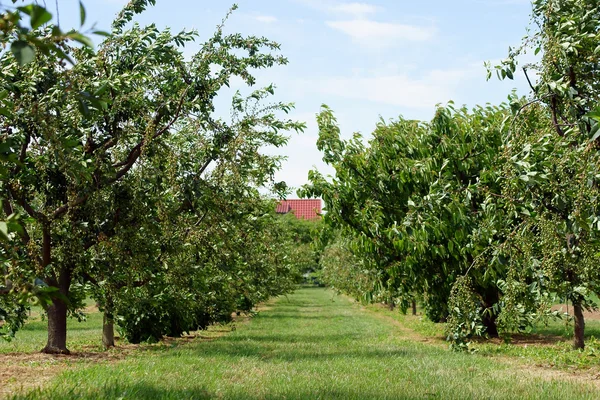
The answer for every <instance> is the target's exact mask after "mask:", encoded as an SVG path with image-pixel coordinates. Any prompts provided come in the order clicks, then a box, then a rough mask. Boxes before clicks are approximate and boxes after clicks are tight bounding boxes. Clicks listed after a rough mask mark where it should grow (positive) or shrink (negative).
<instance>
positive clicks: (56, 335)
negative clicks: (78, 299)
mask: <svg viewBox="0 0 600 400" xmlns="http://www.w3.org/2000/svg"><path fill="white" fill-rule="evenodd" d="M42 353H47V354H70V352H69V350H68V349H67V305H66V304H65V302H64V301H62V300H60V299H58V298H55V299H54V300H52V305H51V306H50V307H48V343H47V344H46V347H44V348H43V349H42Z"/></svg>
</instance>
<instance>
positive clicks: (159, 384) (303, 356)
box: [16, 288, 600, 399]
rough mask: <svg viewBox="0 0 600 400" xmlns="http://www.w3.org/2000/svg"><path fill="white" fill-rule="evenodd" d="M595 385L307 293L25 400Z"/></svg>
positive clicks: (517, 393) (448, 393)
mask: <svg viewBox="0 0 600 400" xmlns="http://www.w3.org/2000/svg"><path fill="white" fill-rule="evenodd" d="M396 315H397V314H396ZM409 319H411V318H409ZM411 321H412V322H411V323H412V324H413V325H418V324H419V322H418V321H417V320H416V319H414V317H413V318H412V319H411ZM423 329H433V328H432V327H429V328H423ZM115 351H117V350H115ZM592 383H593V382H592ZM592 383H587V382H586V379H585V377H579V378H578V377H577V375H573V374H569V373H567V372H563V371H560V370H554V369H548V368H537V367H534V366H530V365H528V364H527V363H523V362H521V361H519V359H518V358H517V357H514V358H510V357H506V356H505V355H501V356H495V357H490V356H489V355H488V356H485V355H478V354H474V355H472V354H458V353H452V352H450V351H448V349H447V346H445V345H444V344H443V343H442V342H440V341H436V340H433V343H432V342H431V341H430V340H429V339H427V338H426V337H424V336H422V335H421V334H420V333H419V332H418V331H415V330H414V329H412V327H411V326H410V324H409V323H406V324H403V323H402V321H399V320H398V319H394V318H392V317H390V316H389V315H387V313H384V312H379V311H377V310H373V309H370V308H367V309H365V308H364V307H361V306H360V305H358V304H355V303H352V302H351V301H349V300H347V299H346V298H344V297H339V296H335V295H333V294H332V293H331V292H330V291H326V290H324V289H319V288H303V289H300V290H298V291H297V292H296V293H295V294H293V295H290V296H288V297H282V298H279V299H278V300H276V301H275V302H273V303H271V304H269V305H268V306H267V308H266V309H264V310H262V311H261V312H260V313H259V314H258V315H257V316H256V317H255V318H253V319H252V320H251V321H250V322H248V323H243V324H238V326H237V329H235V331H233V332H231V333H229V334H226V335H224V336H222V337H218V338H216V339H214V340H206V339H196V340H192V341H190V342H186V343H182V342H174V343H173V344H172V345H171V346H165V345H162V346H150V347H146V348H143V350H139V351H136V352H134V353H133V354H131V355H130V356H128V357H127V358H125V359H123V360H107V361H101V362H92V363H89V362H88V363H75V364H74V365H72V366H70V367H68V368H66V369H65V370H64V371H63V372H62V373H60V374H59V375H57V376H55V377H54V378H53V379H52V380H51V381H49V382H48V383H47V384H46V385H45V386H44V387H43V389H42V390H37V391H33V392H29V393H25V394H22V395H20V396H18V397H16V398H19V399H24V398H27V399H69V398H72V399H76V398H77V399H78V398H83V399H97V398H115V399H116V398H119V399H212V398H221V399H283V398H285V399H432V398H437V399H482V398H485V399H514V398H523V399H539V398H545V399H546V398H547V399H594V398H598V397H599V396H600V390H599V389H598V387H597V386H595V385H593V384H592Z"/></svg>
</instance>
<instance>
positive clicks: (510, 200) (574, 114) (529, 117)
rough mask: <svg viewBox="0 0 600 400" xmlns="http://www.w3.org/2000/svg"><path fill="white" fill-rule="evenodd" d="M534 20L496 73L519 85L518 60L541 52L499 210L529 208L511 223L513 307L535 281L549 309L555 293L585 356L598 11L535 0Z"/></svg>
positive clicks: (584, 3) (593, 216)
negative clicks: (569, 310)
mask: <svg viewBox="0 0 600 400" xmlns="http://www.w3.org/2000/svg"><path fill="white" fill-rule="evenodd" d="M532 18H533V24H532V25H533V26H534V27H535V29H534V30H533V31H532V32H531V33H530V34H529V35H528V36H526V37H525V38H524V40H523V44H522V45H521V46H520V47H518V48H516V49H511V51H510V53H509V57H508V58H507V59H506V60H505V61H503V63H502V64H501V65H499V66H497V67H496V71H497V72H498V74H499V76H500V78H505V77H508V78H512V76H513V75H514V74H515V73H516V72H517V71H516V68H517V65H518V60H519V56H520V55H522V54H524V53H526V52H528V51H529V52H534V53H535V54H538V53H540V52H541V59H540V61H539V62H536V63H533V64H526V65H524V66H523V68H522V70H523V73H524V74H525V76H526V77H527V79H528V80H529V82H530V84H531V90H532V99H531V100H530V101H528V102H523V103H521V104H519V107H517V109H516V113H515V115H514V117H513V122H512V123H511V132H510V135H509V136H507V138H506V143H505V147H504V151H503V154H504V159H505V162H506V164H505V165H506V167H505V169H504V171H503V174H504V176H503V180H502V193H503V196H502V197H501V198H500V201H499V207H502V208H503V209H504V210H507V215H510V214H511V213H512V211H514V210H515V209H516V208H517V207H518V205H525V206H526V208H527V213H526V214H527V215H526V216H525V217H523V216H521V217H519V218H518V220H522V222H519V221H518V220H517V219H516V218H513V225H514V226H515V227H519V229H518V230H517V231H516V232H517V233H518V234H517V235H514V236H513V238H512V240H510V241H509V242H510V243H509V244H508V245H506V246H504V247H505V248H506V249H509V248H512V249H513V250H511V251H510V253H511V265H513V269H514V271H513V272H511V274H510V276H511V277H512V279H510V281H509V282H507V284H509V286H511V287H513V288H514V290H512V291H511V292H510V293H509V296H507V301H508V300H510V302H512V303H513V304H514V305H515V308H518V307H517V306H518V304H520V301H521V299H522V296H520V294H522V293H523V290H522V288H523V287H525V286H526V285H528V284H529V285H530V284H531V283H532V282H537V285H538V286H539V287H541V290H539V292H540V293H542V294H543V295H542V296H541V297H540V301H541V302H543V300H544V299H547V298H549V294H553V293H554V294H556V295H558V297H559V298H562V299H566V300H568V301H569V302H571V303H572V304H573V313H574V320H575V324H574V347H575V348H576V349H581V348H583V347H584V317H583V310H584V309H586V308H594V307H596V305H595V304H594V303H593V302H591V301H590V300H589V299H590V295H591V294H592V293H595V294H599V293H600V287H599V286H598V285H597V282H598V279H599V278H600V270H599V269H598V268H597V265H598V261H599V260H598V258H599V253H598V250H597V249H598V245H599V244H600V243H599V241H598V240H599V237H598V234H599V231H600V225H599V224H598V221H600V209H599V208H598V198H599V195H600V192H599V189H598V178H599V176H598V167H599V165H600V154H599V153H598V144H599V143H600V142H599V141H598V140H599V137H600V130H599V128H600V125H598V121H600V113H599V110H600V109H599V108H598V107H599V104H600V103H599V100H600V99H599V95H600V92H599V87H600V86H599V81H598V73H599V72H600V70H599V68H600V67H599V61H600V59H599V57H600V48H599V47H598V41H599V39H600V22H599V21H600V5H599V4H598V2H597V1H591V0H567V1H554V0H535V1H533V13H532ZM532 70H533V71H535V72H536V75H537V79H535V80H534V77H533V76H532V75H531V73H530V72H529V71H532ZM513 214H514V213H513ZM514 249H518V250H514ZM507 311H508V310H507ZM513 314H516V312H515V313H513ZM506 318H507V319H510V317H509V314H507V317H506ZM512 318H515V317H514V316H513V317H512Z"/></svg>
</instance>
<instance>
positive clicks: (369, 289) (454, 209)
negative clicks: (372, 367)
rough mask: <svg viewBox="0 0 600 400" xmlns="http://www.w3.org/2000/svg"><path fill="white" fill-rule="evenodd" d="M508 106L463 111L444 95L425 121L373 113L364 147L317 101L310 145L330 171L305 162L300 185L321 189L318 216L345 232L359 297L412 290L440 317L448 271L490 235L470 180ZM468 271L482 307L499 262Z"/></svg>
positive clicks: (463, 264)
mask: <svg viewBox="0 0 600 400" xmlns="http://www.w3.org/2000/svg"><path fill="white" fill-rule="evenodd" d="M508 115H509V113H508V110H507V109H506V108H505V107H499V108H498V107H491V106H489V107H486V108H482V107H479V108H477V109H475V110H473V111H472V112H469V111H468V110H466V109H464V108H463V109H456V108H455V107H454V106H453V105H452V104H450V105H449V106H448V107H447V108H440V109H439V110H438V111H437V114H436V116H435V118H434V119H433V120H432V121H431V123H420V122H417V121H410V120H405V119H402V118H401V119H399V120H397V121H392V122H390V123H385V122H383V121H382V122H380V123H379V124H378V126H377V128H376V130H375V132H374V133H373V138H372V139H371V140H370V142H369V146H368V147H367V146H365V145H364V144H363V141H362V138H361V137H360V136H358V135H355V137H354V138H353V139H351V140H349V141H343V140H341V139H340V138H339V129H338V128H337V126H336V123H335V118H334V117H333V114H332V112H331V111H330V110H329V109H328V108H327V107H324V108H323V111H322V113H321V114H320V115H319V117H318V122H319V128H320V137H319V143H318V145H319V147H320V149H321V150H322V151H323V153H324V160H325V161H326V162H328V163H329V164H331V165H332V166H334V168H335V169H336V176H335V178H332V179H331V180H326V179H325V177H323V176H322V175H320V174H319V173H318V172H316V171H313V172H311V175H310V179H311V185H309V186H306V187H305V188H304V189H303V194H305V195H322V196H323V198H324V200H325V202H326V205H327V211H328V212H327V214H326V216H325V220H326V221H327V222H328V223H329V224H330V225H331V226H332V227H334V228H337V229H340V230H341V232H342V235H343V236H345V237H348V238H349V239H350V240H351V242H350V244H349V247H350V249H351V250H352V252H353V253H354V254H355V256H356V257H358V259H360V260H361V261H360V262H361V263H362V265H363V266H362V267H361V268H360V269H358V270H357V271H356V272H357V273H358V276H359V277H358V276H357V277H355V280H359V281H360V282H365V278H366V281H367V282H369V284H368V285H365V284H364V283H360V284H359V286H362V289H361V290H365V292H364V293H363V296H365V298H366V299H384V300H387V302H396V301H397V302H399V303H400V305H401V306H402V308H404V309H406V307H407V305H408V304H409V302H410V301H411V300H412V299H414V297H415V294H414V293H422V294H423V297H424V302H425V306H426V309H427V313H428V315H429V317H430V318H431V319H432V320H435V321H440V320H443V319H445V317H446V316H447V301H448V296H449V294H450V289H451V286H452V284H453V282H454V280H455V279H456V277H457V276H460V275H462V274H464V273H465V272H466V271H467V270H468V269H469V266H470V265H472V264H473V262H474V261H475V260H476V259H478V257H480V255H481V253H482V252H483V251H484V250H485V243H486V242H487V240H488V239H489V237H490V236H492V235H493V233H492V232H490V231H489V230H487V229H485V227H482V226H481V225H479V222H480V216H481V215H482V210H483V209H484V208H485V207H486V206H487V204H486V202H485V200H486V196H485V193H482V192H481V191H480V189H479V186H478V182H479V181H480V179H483V178H485V176H486V174H489V173H490V170H491V169H492V168H493V167H494V165H495V163H496V162H497V152H498V148H499V146H500V145H501V137H502V134H503V133H504V132H505V130H506V121H507V118H508ZM344 267H345V265H344V264H341V265H340V269H341V268H344ZM471 271H472V272H473V277H474V278H475V281H474V283H475V284H476V288H477V289H476V290H477V291H478V293H479V295H480V296H481V301H482V302H483V307H484V308H489V307H491V306H492V305H493V304H494V303H495V301H496V300H497V298H498V295H499V294H498V292H497V288H496V287H495V280H496V279H497V278H498V277H499V276H502V271H503V266H502V265H497V266H496V267H495V268H488V269H485V270H484V269H483V268H473V269H471Z"/></svg>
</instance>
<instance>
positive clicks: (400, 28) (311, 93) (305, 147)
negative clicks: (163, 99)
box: [48, 0, 531, 197]
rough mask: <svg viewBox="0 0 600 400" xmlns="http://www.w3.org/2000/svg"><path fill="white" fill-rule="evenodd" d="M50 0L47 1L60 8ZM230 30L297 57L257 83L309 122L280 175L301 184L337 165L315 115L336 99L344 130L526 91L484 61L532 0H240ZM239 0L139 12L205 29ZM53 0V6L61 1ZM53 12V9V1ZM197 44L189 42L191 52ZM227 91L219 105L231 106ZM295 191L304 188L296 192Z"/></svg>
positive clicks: (174, 25) (114, 5) (169, 4)
mask: <svg viewBox="0 0 600 400" xmlns="http://www.w3.org/2000/svg"><path fill="white" fill-rule="evenodd" d="M51 3H53V2H50V1H48V8H49V10H53V9H54V4H51ZM83 3H84V5H85V7H86V10H87V23H86V27H89V26H90V25H91V24H92V23H95V24H96V28H97V29H103V30H109V28H110V23H111V21H112V19H113V18H114V16H115V15H116V14H117V13H118V12H119V10H120V9H121V7H122V6H123V5H124V4H125V3H126V1H125V0H83ZM237 3H238V5H239V9H238V10H237V11H236V12H235V13H234V14H233V15H232V17H231V18H230V19H229V20H228V22H227V24H226V31H227V32H231V33H233V32H240V33H242V34H252V35H259V36H266V37H268V38H269V39H271V40H274V41H276V42H279V43H280V44H281V46H282V51H281V54H283V55H284V56H286V57H287V58H288V59H289V64H288V65H286V66H282V67H277V68H274V69H270V70H268V71H265V72H261V73H259V74H258V77H259V80H258V83H257V85H261V86H266V85H268V84H270V83H273V84H275V86H276V87H277V89H276V100H280V101H286V102H294V103H295V109H294V110H293V111H292V112H291V113H290V116H291V118H293V119H296V120H299V121H304V122H306V124H307V129H306V131H305V132H304V133H302V134H292V135H291V137H290V141H289V144H288V146H287V147H286V148H284V149H277V150H274V149H268V150H267V151H268V152H270V153H277V154H282V155H285V156H286V157H287V160H286V161H285V162H284V164H283V166H282V169H281V170H280V171H279V173H278V174H277V176H276V178H277V179H278V180H283V181H286V182H287V183H288V185H290V186H292V187H295V188H298V187H300V186H301V185H303V184H305V183H307V175H308V171H309V170H310V169H318V170H319V171H321V172H322V173H324V174H326V175H327V174H332V173H333V170H332V169H331V168H330V167H328V166H326V165H325V164H324V163H323V162H322V160H321V154H320V153H319V151H318V150H317V148H316V141H317V138H318V129H317V126H316V120H315V115H316V114H317V113H318V112H319V109H320V107H321V105H322V104H327V105H328V106H329V107H331V108H332V109H333V110H334V112H335V114H336V117H337V119H338V121H339V123H340V127H341V130H342V136H343V137H347V138H350V137H351V136H352V134H353V133H354V132H360V133H361V134H362V135H363V136H365V137H368V136H369V135H370V134H371V132H372V131H373V130H374V128H375V125H376V124H377V123H378V121H380V119H381V118H383V119H384V120H390V119H394V118H397V117H398V116H403V117H404V118H408V119H420V120H430V119H431V118H432V117H433V114H434V111H435V107H436V104H444V103H446V102H448V101H450V100H452V101H454V102H455V104H458V105H463V104H464V105H467V106H468V107H473V106H475V105H477V104H481V105H483V104H486V103H492V104H499V103H501V102H503V101H505V100H506V98H507V96H508V94H509V93H510V92H511V90H513V89H516V90H517V92H518V93H519V94H521V95H527V94H528V90H527V84H526V81H525V79H524V77H522V76H520V75H518V76H516V77H515V80H514V81H502V82H500V81H498V80H497V79H492V80H490V81H486V70H485V68H484V62H485V61H491V62H492V63H494V62H498V61H499V60H501V59H502V58H505V57H506V55H507V52H508V47H509V46H517V45H518V44H519V43H520V42H521V38H522V37H523V36H524V35H525V34H526V28H527V26H528V24H529V14H530V9H531V5H530V2H529V0H453V1H448V0H420V1H416V0H363V1H360V0H359V1H348V0H238V1H237ZM231 5H232V3H230V2H229V1H227V0H226V1H223V0H218V1H216V0H213V1H207V0H195V1H192V0H168V1H167V0H157V4H156V6H155V7H151V8H150V9H148V10H147V11H146V12H144V13H143V14H142V15H140V16H138V17H137V18H136V20H138V21H139V22H140V23H156V24H157V25H158V26H159V27H161V28H164V27H170V28H171V29H172V30H173V31H180V30H182V29H184V28H186V29H196V30H198V32H199V34H200V38H199V40H198V43H201V42H203V41H204V40H206V39H208V38H209V37H210V35H211V33H212V32H214V28H215V26H216V25H217V24H219V23H220V21H221V20H222V18H223V17H224V16H225V14H226V13H227V11H228V9H229V7H230V6H231ZM54 10H55V9H54ZM58 11H59V12H58V15H59V18H60V23H61V26H62V27H63V29H64V28H66V27H70V26H73V25H75V24H76V23H77V22H76V21H78V18H79V8H78V3H77V1H75V0H61V1H60V2H59V10H58ZM54 14H55V15H56V12H54ZM195 49H196V48H194V46H191V47H190V48H187V49H186V50H185V51H186V53H187V54H193V53H194V51H195ZM228 96H230V94H229V93H224V94H223V95H222V96H220V97H221V98H220V99H219V103H218V107H219V109H220V111H219V112H222V113H223V115H228V109H227V108H228V105H227V104H228V101H227V100H228ZM290 197H295V196H290Z"/></svg>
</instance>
